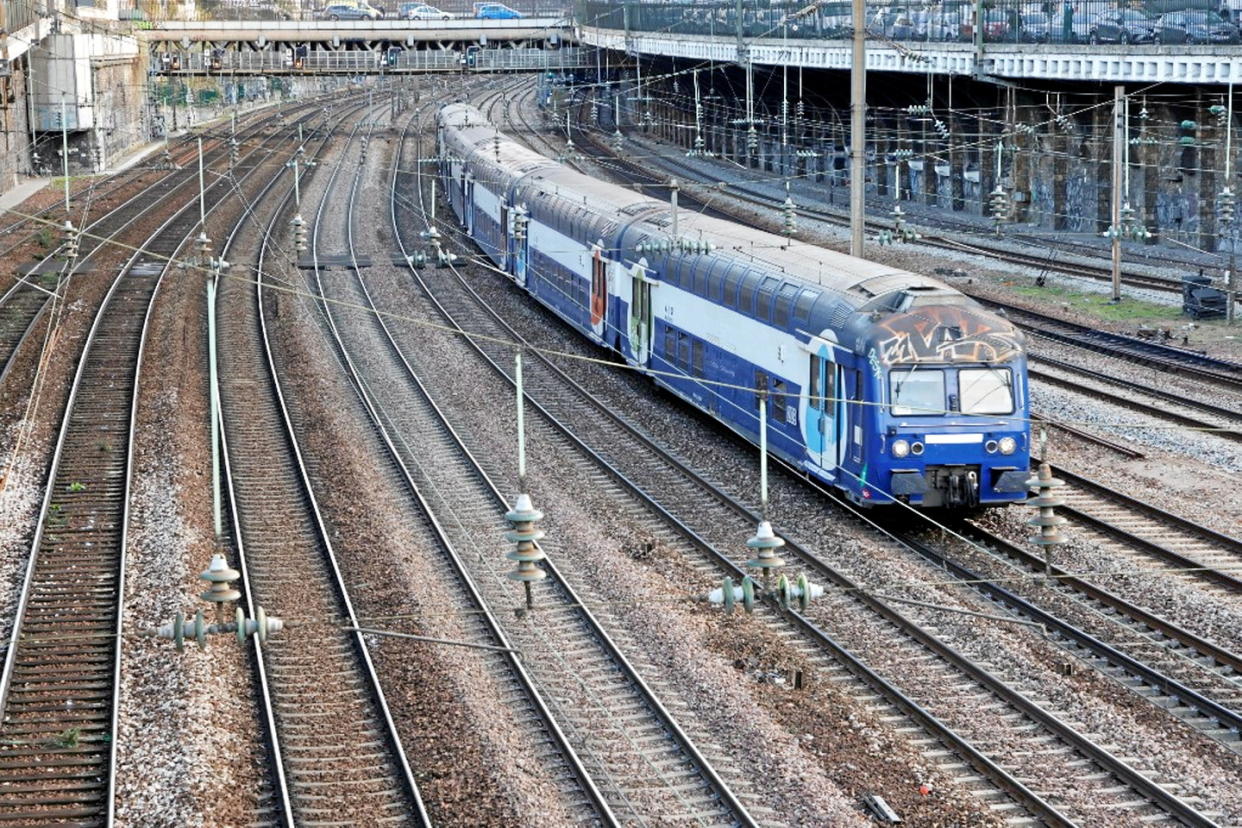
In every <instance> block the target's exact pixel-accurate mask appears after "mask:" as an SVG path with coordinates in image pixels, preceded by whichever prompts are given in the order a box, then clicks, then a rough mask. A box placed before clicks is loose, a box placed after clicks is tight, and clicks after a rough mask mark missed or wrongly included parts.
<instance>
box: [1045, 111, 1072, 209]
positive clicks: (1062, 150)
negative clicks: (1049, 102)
mask: <svg viewBox="0 0 1242 828" xmlns="http://www.w3.org/2000/svg"><path fill="white" fill-rule="evenodd" d="M1060 110H1061V107H1060V105H1059V104H1058V106H1057V112H1058V114H1059V113H1060ZM1070 117H1073V116H1070ZM1048 129H1049V131H1050V132H1051V135H1050V137H1051V139H1052V229H1053V230H1069V229H1070V221H1069V151H1070V138H1069V134H1068V133H1067V132H1066V131H1065V129H1063V128H1061V127H1060V126H1058V125H1055V124H1053V125H1051V126H1049V127H1048Z"/></svg>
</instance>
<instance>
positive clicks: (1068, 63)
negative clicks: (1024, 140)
mask: <svg viewBox="0 0 1242 828" xmlns="http://www.w3.org/2000/svg"><path fill="white" fill-rule="evenodd" d="M577 36H578V39H579V41H580V42H581V43H583V44H585V45H589V46H599V47H602V48H605V49H616V50H621V51H626V52H630V53H640V54H644V55H661V56H664V57H677V58H688V59H692V60H705V61H715V62H721V63H743V64H744V63H747V62H752V63H754V64H756V65H766V66H781V65H788V66H804V67H807V68H814V69H841V70H844V71H848V70H849V68H850V60H851V57H850V56H851V53H852V49H851V46H850V43H849V41H847V40H828V39H825V40H806V39H797V40H795V39H793V38H789V39H785V38H780V37H757V38H747V39H745V40H744V41H742V42H741V43H740V44H739V42H738V39H737V38H736V37H734V36H732V35H729V36H721V35H717V36H711V35H692V34H670V33H664V32H641V31H633V30H631V31H629V32H626V31H620V30H616V29H605V28H600V27H594V26H582V27H580V28H579V29H578V30H577ZM867 70H868V71H869V72H906V73H913V74H919V75H926V74H927V73H929V72H930V73H933V74H937V75H965V76H975V77H988V78H996V79H1001V80H1019V79H1037V80H1049V81H1088V82H1096V83H1182V84H1195V85H1216V86H1224V85H1227V84H1230V83H1239V82H1242V46H1236V45H1234V46H1230V45H1219V46H1187V45H1184V44H1179V45H1170V46H1137V45H1127V46H1108V45H1095V46H1089V45H1085V44H1084V45H1081V46H1078V45H1066V44H1057V43H1054V44H1017V43H989V44H986V45H985V46H984V47H983V48H982V49H980V48H977V47H976V46H974V45H973V44H970V43H910V44H906V43H895V42H892V41H875V40H869V41H868V43H867Z"/></svg>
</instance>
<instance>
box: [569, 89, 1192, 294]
mask: <svg viewBox="0 0 1242 828" xmlns="http://www.w3.org/2000/svg"><path fill="white" fill-rule="evenodd" d="M582 103H584V104H585V103H589V102H588V101H585V100H584V101H582ZM586 124H587V121H586V120H585V119H582V118H580V119H578V122H577V123H576V124H575V126H576V129H577V132H578V134H579V136H580V139H579V140H575V145H576V146H578V147H583V146H590V147H591V150H590V153H591V156H592V159H591V160H593V161H597V162H599V161H601V160H604V159H606V160H607V163H610V164H620V165H623V166H624V167H625V168H626V169H627V170H628V171H629V172H627V173H626V175H627V176H628V175H630V174H634V175H636V176H637V177H638V179H637V180H639V181H640V182H642V183H647V184H650V185H653V186H654V187H655V188H656V189H657V192H658V191H659V189H660V188H663V187H664V185H665V184H666V183H667V178H666V177H660V176H656V175H653V174H652V171H651V169H650V168H649V167H643V166H642V165H640V164H638V163H636V162H634V161H632V160H629V159H626V158H625V157H624V156H623V155H621V154H620V153H614V152H612V151H611V150H610V149H609V148H608V147H607V146H606V138H607V135H606V134H605V133H606V130H605V129H604V128H603V127H600V128H598V129H596V130H591V129H589V128H588V127H587V126H586ZM573 134H574V133H573V132H572V131H571V132H570V136H571V137H572V136H573ZM581 139H585V140H581ZM644 157H646V158H648V159H649V158H650V156H644ZM656 160H657V163H658V164H659V166H660V167H661V168H663V170H664V171H666V172H667V173H669V174H670V175H672V176H676V177H684V180H686V181H691V182H695V183H697V184H699V185H701V186H704V187H716V186H717V184H718V181H719V179H711V180H709V179H708V178H707V176H705V174H704V172H703V170H702V169H701V168H699V167H696V166H695V165H693V164H691V163H688V162H687V161H685V160H683V159H679V158H677V157H676V156H675V155H673V154H671V153H661V154H659V155H658V157H657V159H656ZM735 172H736V170H735ZM757 184H758V182H756V185H754V186H752V185H749V184H747V183H746V182H742V183H737V182H733V181H731V182H729V184H728V187H727V190H726V192H727V193H728V194H729V196H730V197H732V198H735V199H737V200H738V201H741V202H743V203H745V204H748V205H751V206H754V207H759V208H762V209H763V210H765V211H772V212H771V214H772V215H773V216H776V215H778V214H779V211H780V209H781V204H782V202H783V200H784V194H783V193H782V194H779V195H778V194H777V193H775V192H767V191H765V190H763V189H762V188H761V187H759V186H757ZM722 189H723V188H722ZM683 193H684V191H683ZM683 197H687V196H686V195H684V194H683ZM898 203H900V202H898ZM798 215H799V216H800V217H806V218H809V219H813V220H815V221H819V222H823V223H824V224H830V225H833V226H838V227H848V226H849V222H850V219H849V213H848V211H846V210H836V209H830V208H826V207H822V206H812V205H807V204H801V205H799V206H798ZM942 224H951V222H942ZM865 226H866V228H867V230H868V232H873V233H878V232H880V231H886V230H889V231H891V230H892V229H893V228H892V222H891V221H879V220H872V219H868V220H867V221H866V222H865ZM921 229H922V230H923V231H924V232H922V235H921V237H920V238H919V243H920V244H925V245H928V246H930V247H937V248H940V249H943V250H948V251H951V252H954V253H964V254H968V255H978V256H985V257H987V258H989V259H993V260H997V261H1003V262H1007V263H1009V264H1015V265H1021V266H1024V267H1030V268H1034V269H1036V270H1039V271H1042V272H1055V273H1063V274H1065V275H1068V276H1077V277H1084V278H1089V279H1093V280H1096V281H1111V279H1112V269H1111V265H1103V264H1094V263H1092V262H1090V261H1070V260H1067V259H1066V258H1064V257H1063V256H1064V253H1065V251H1060V250H1057V249H1055V248H1052V247H1051V246H1050V245H1049V244H1048V242H1046V241H1038V242H1034V244H1037V245H1038V246H1040V247H1043V248H1045V249H1043V250H1040V252H1037V253H1036V252H1023V251H1020V250H1014V249H1012V247H999V246H994V245H989V244H987V243H986V242H984V241H982V240H980V239H979V238H977V237H978V236H979V233H980V231H979V228H978V227H975V226H972V225H967V224H964V223H963V224H961V226H960V230H954V231H949V232H953V233H961V234H962V235H969V236H975V237H976V238H974V239H972V240H970V241H967V240H965V239H962V238H956V237H955V236H954V235H949V232H946V231H943V230H942V231H940V232H934V231H932V230H930V229H928V228H921ZM1010 241H1012V242H1017V243H1022V244H1032V243H1033V240H1032V239H1031V238H1030V237H1027V236H1021V235H1019V236H1016V237H1014V238H1012V239H1010ZM1074 255H1078V256H1081V255H1082V254H1074ZM1096 255H1098V254H1096ZM1122 282H1123V283H1124V284H1127V285H1130V286H1131V287H1136V288H1142V289H1145V290H1156V291H1160V292H1164V293H1180V292H1181V290H1182V286H1181V282H1180V281H1178V280H1176V279H1169V278H1166V277H1161V276H1156V275H1152V274H1144V273H1139V272H1136V271H1133V270H1129V271H1123V272H1122Z"/></svg>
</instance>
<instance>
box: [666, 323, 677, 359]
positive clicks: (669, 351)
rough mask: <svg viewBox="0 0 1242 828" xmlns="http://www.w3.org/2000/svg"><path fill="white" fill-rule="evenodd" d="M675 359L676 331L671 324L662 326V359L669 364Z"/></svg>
mask: <svg viewBox="0 0 1242 828" xmlns="http://www.w3.org/2000/svg"><path fill="white" fill-rule="evenodd" d="M676 359H677V332H676V331H674V330H673V328H672V326H671V325H665V326H664V361H665V362H667V363H668V364H669V365H672V364H673V362H674V361H675V360H676Z"/></svg>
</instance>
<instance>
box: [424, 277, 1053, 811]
mask: <svg viewBox="0 0 1242 828" xmlns="http://www.w3.org/2000/svg"><path fill="white" fill-rule="evenodd" d="M454 273H455V274H456V277H457V279H458V280H459V282H460V283H461V285H462V287H463V288H464V290H465V291H466V292H467V293H469V294H471V295H474V299H475V302H476V303H477V304H478V305H479V307H480V308H482V309H483V310H484V311H485V312H486V313H487V314H488V315H489V316H491V317H492V318H493V319H494V321H495V322H496V324H497V325H498V326H499V327H500V329H501V330H502V331H504V333H505V335H506V336H508V337H511V338H512V339H513V340H514V341H515V342H520V343H523V344H526V345H529V344H530V343H528V342H526V340H525V339H524V338H523V337H522V336H521V334H520V333H518V332H517V331H516V330H515V329H514V328H513V327H512V326H511V325H509V324H508V323H507V321H506V320H504V319H503V318H502V317H501V316H500V315H499V314H498V313H496V311H494V310H493V309H492V308H491V307H490V306H489V305H488V304H487V303H486V302H484V301H483V300H482V298H481V297H478V296H477V294H475V292H474V290H473V288H472V287H471V286H470V285H469V284H468V282H467V281H466V280H465V279H464V277H462V276H461V274H460V273H457V271H456V270H455V269H454ZM429 295H430V294H429ZM432 298H433V301H435V300H434V296H433V297H432ZM437 304H438V303H437ZM445 316H446V318H447V319H448V320H449V321H450V324H454V325H457V326H458V327H459V328H460V325H458V323H456V322H454V321H453V318H452V317H451V316H450V315H448V314H447V313H445ZM466 341H467V342H469V343H470V344H471V345H472V347H473V348H474V349H475V350H476V351H478V352H479V353H480V354H481V355H482V357H483V358H484V360H486V361H487V362H488V364H489V365H490V367H491V368H492V370H493V371H495V372H496V373H497V374H498V375H499V376H500V377H501V378H502V380H503V381H505V382H508V383H509V384H512V383H513V379H512V378H511V377H510V376H509V375H508V373H507V372H506V371H505V370H504V368H503V367H502V366H500V365H498V364H497V363H495V362H494V360H492V358H491V357H490V356H489V355H488V354H486V353H485V352H483V351H482V349H481V348H480V347H479V346H478V344H477V343H475V341H474V339H473V338H472V337H469V336H467V337H466ZM529 352H530V353H531V354H532V355H533V356H534V357H535V358H536V359H538V360H539V361H540V364H542V365H544V366H545V367H547V368H548V369H549V370H551V371H552V372H553V373H554V374H555V375H556V376H557V377H558V378H560V379H561V380H562V381H563V382H564V383H566V384H567V385H568V387H569V388H570V389H572V390H574V391H575V392H576V393H577V394H578V395H579V396H580V397H581V399H582V400H583V401H584V402H585V404H587V405H589V406H591V407H593V408H594V409H595V410H596V411H597V412H598V413H600V414H601V415H603V416H604V417H605V418H607V419H608V420H610V421H611V422H612V423H614V424H615V425H616V426H617V427H618V428H619V429H621V430H622V431H624V432H626V433H628V434H630V435H631V436H633V437H634V438H635V439H638V440H639V441H641V442H642V443H644V444H645V445H646V446H647V447H648V448H650V450H652V451H653V452H654V453H656V454H657V455H658V456H660V457H661V458H662V459H663V460H665V461H666V462H668V463H669V464H670V465H672V466H674V467H676V468H677V469H678V470H679V471H681V472H682V473H683V474H685V475H686V476H687V477H688V478H689V479H691V480H692V481H694V482H695V483H696V484H698V485H699V486H701V487H703V488H704V489H705V490H707V491H708V492H709V493H710V494H711V496H712V497H714V498H716V499H718V500H721V502H722V503H724V504H725V505H728V506H729V507H730V508H735V509H736V510H740V511H738V513H739V514H744V515H745V516H746V517H747V519H748V520H755V521H757V520H758V516H757V515H754V514H753V513H750V512H749V511H747V510H745V508H744V507H741V506H740V504H737V503H736V502H735V501H733V500H732V499H731V498H730V497H729V496H728V495H727V494H725V493H723V492H722V491H720V490H719V489H718V488H716V487H715V485H714V484H712V483H710V482H709V481H707V480H706V479H705V478H703V477H702V476H701V475H699V474H698V473H697V472H695V471H694V470H692V469H690V468H689V467H687V466H685V464H683V463H682V462H681V461H680V460H678V459H677V458H675V457H674V456H673V455H671V454H670V453H669V452H667V451H666V450H665V449H664V448H662V447H661V446H659V445H658V444H656V443H655V442H654V441H651V440H650V439H649V438H647V437H646V436H645V435H644V434H642V433H641V432H640V431H638V430H637V429H635V428H634V426H632V425H631V424H630V423H629V422H628V421H627V420H625V419H624V418H621V417H620V416H618V415H617V414H616V413H615V412H613V411H612V410H611V409H609V408H608V407H607V406H603V405H602V404H600V403H599V402H598V401H597V400H595V398H594V397H593V396H592V395H591V394H590V393H589V392H587V391H586V390H585V389H584V388H582V386H581V385H580V384H579V383H578V382H577V381H576V380H574V379H572V378H571V377H569V376H568V375H567V374H565V372H564V371H563V370H562V369H560V368H559V367H558V366H556V365H555V364H554V363H552V362H550V361H549V360H547V359H546V358H544V357H542V355H541V354H540V352H539V351H538V349H537V348H531V350H530V351H529ZM528 402H529V404H530V405H532V407H534V408H535V410H536V411H538V412H539V413H540V414H542V415H543V417H545V418H546V420H547V421H548V422H549V423H550V424H551V425H552V427H553V428H554V429H556V431H558V432H559V433H560V434H562V436H564V437H565V438H566V439H568V440H569V441H570V442H571V443H572V444H573V445H574V446H575V447H577V448H578V450H580V451H581V452H582V453H583V454H584V455H586V456H587V457H588V458H590V459H591V460H592V461H593V462H594V463H596V464H597V465H598V466H599V467H600V468H601V469H602V470H603V471H604V472H605V473H606V474H608V476H609V477H611V478H612V479H613V480H615V481H616V482H617V483H619V484H620V485H621V486H622V487H623V488H624V489H626V490H627V491H630V492H631V493H633V494H634V495H635V496H637V497H638V498H639V499H640V501H641V502H642V503H644V504H645V505H646V506H647V508H649V509H651V510H652V511H653V512H654V513H656V514H657V515H659V516H660V517H661V518H663V519H664V520H666V521H668V522H669V523H670V524H671V525H672V526H673V527H674V528H675V529H676V530H677V531H678V532H679V533H680V534H682V535H683V536H684V537H685V538H686V540H687V541H688V542H689V543H690V544H691V545H692V546H693V547H694V548H695V549H697V550H698V551H700V552H701V553H703V554H705V555H706V556H708V558H710V559H711V560H712V561H713V562H714V563H715V564H716V565H717V566H718V567H719V568H720V569H721V570H723V572H724V573H727V574H729V575H731V576H733V577H736V578H739V579H740V578H742V577H744V576H745V575H747V574H749V573H748V572H747V571H746V570H745V569H744V568H742V567H740V566H738V565H737V564H736V563H734V562H733V560H732V559H731V558H729V557H728V556H727V555H726V554H725V553H724V552H722V551H720V549H719V548H717V547H716V546H715V545H714V544H712V543H711V542H709V541H707V540H706V539H704V538H703V537H702V536H701V535H699V534H698V533H697V531H696V530H694V529H693V528H692V527H690V526H688V525H687V524H686V523H685V522H684V521H683V520H682V519H681V518H679V517H677V516H676V515H674V514H672V513H671V512H670V511H669V510H668V509H666V508H665V507H664V506H663V505H662V504H661V503H660V502H659V501H658V500H657V499H656V498H654V497H653V496H652V495H651V494H649V493H648V492H647V491H646V490H644V489H643V488H642V487H641V486H639V485H638V484H637V483H635V482H634V481H633V480H632V479H631V478H630V477H629V476H627V475H626V474H625V473H624V472H622V471H621V470H620V469H618V468H617V467H616V466H615V465H613V464H612V463H611V462H609V461H608V460H607V459H606V458H604V457H602V456H601V455H600V454H599V453H598V452H597V451H596V450H595V449H593V448H591V447H590V446H588V445H587V444H586V443H585V442H584V441H583V440H582V439H581V438H580V437H579V436H578V435H577V434H575V433H574V431H573V430H572V428H571V427H570V426H568V425H567V424H565V423H564V422H562V421H561V420H560V419H558V418H557V417H556V416H555V415H554V414H552V412H551V411H549V410H548V409H547V408H546V407H545V406H544V405H542V404H541V403H540V402H539V400H537V399H535V398H534V397H530V398H529V399H528ZM786 548H790V547H789V546H787V547H786ZM793 548H794V549H798V548H799V547H797V546H796V545H795V546H794V547H793ZM833 574H834V576H836V577H840V578H844V576H840V575H839V574H838V573H835V572H834V573H833ZM846 583H848V584H849V585H850V587H852V588H854V589H857V588H858V587H857V585H855V584H853V583H852V582H849V581H848V580H846ZM764 600H765V601H766V602H767V603H768V604H769V606H772V607H773V608H776V609H778V611H779V614H780V615H782V616H783V617H785V618H786V619H788V620H789V622H790V623H791V624H792V625H793V626H794V628H795V629H797V630H798V631H799V632H801V633H802V634H804V635H805V636H807V637H808V638H809V639H810V640H811V641H812V642H813V643H815V644H816V645H817V646H819V647H821V648H822V649H824V650H826V651H827V652H828V654H829V655H830V656H831V657H833V658H835V659H838V660H840V661H841V662H842V663H843V664H844V665H845V667H846V668H847V669H848V670H849V671H850V672H851V673H853V674H854V675H855V676H857V677H858V678H859V679H861V680H862V681H863V682H864V683H865V684H867V685H868V686H870V687H871V688H872V689H874V690H875V691H876V692H878V693H879V694H880V695H881V696H882V697H884V698H885V699H887V700H888V701H889V702H891V703H892V704H894V705H895V706H896V707H897V708H898V709H900V710H901V711H903V712H904V713H906V714H907V715H910V716H911V717H912V718H913V719H915V720H916V721H917V722H918V723H919V724H920V726H922V727H923V728H924V729H925V730H926V731H927V732H928V733H929V734H931V735H932V736H934V737H935V738H937V739H938V740H940V741H941V742H943V743H944V744H946V745H949V746H951V747H952V749H953V750H954V752H955V753H956V754H957V755H958V756H959V757H961V758H962V759H963V760H965V761H966V762H967V763H968V764H969V765H971V766H972V767H973V768H974V769H975V770H976V771H977V772H979V773H980V775H981V776H983V777H984V778H985V779H987V780H989V781H990V782H992V783H993V784H995V785H996V787H997V788H998V789H1000V790H1002V791H1004V792H1005V793H1006V794H1007V795H1009V796H1010V797H1011V798H1012V800H1013V801H1014V802H1016V803H1018V804H1020V805H1021V806H1022V807H1024V808H1026V809H1027V810H1028V811H1029V812H1030V813H1032V814H1034V815H1037V816H1038V817H1039V818H1040V819H1042V820H1044V821H1045V822H1046V823H1047V824H1050V825H1071V824H1072V822H1071V821H1070V820H1069V819H1068V818H1066V817H1065V816H1064V815H1062V814H1061V813H1060V812H1059V811H1058V810H1057V809H1056V808H1055V807H1053V806H1052V805H1050V804H1049V803H1048V802H1047V801H1045V800H1044V799H1043V798H1042V797H1041V796H1040V795H1038V794H1036V793H1035V792H1033V791H1031V790H1030V789H1029V788H1027V787H1026V786H1025V785H1024V784H1023V783H1022V782H1020V781H1019V780H1018V779H1016V778H1015V777H1013V776H1012V775H1011V774H1010V773H1009V772H1008V771H1006V770H1004V769H1003V768H1001V767H1000V766H999V765H997V764H996V763H995V762H993V761H992V760H991V759H990V758H989V757H988V756H986V755H985V754H983V753H982V752H980V751H979V750H978V749H976V748H975V747H974V746H973V745H972V744H971V743H970V742H969V741H967V740H965V739H964V738H963V737H961V736H959V735H958V734H957V733H956V732H955V731H953V730H952V729H951V728H949V727H948V726H947V725H945V724H944V723H943V722H941V721H940V720H939V719H938V718H937V717H936V716H935V715H934V714H933V713H931V712H930V711H928V710H927V709H926V708H924V707H922V706H921V705H920V704H919V703H918V702H916V701H915V700H914V699H912V698H910V697H909V696H908V695H906V694H905V693H904V692H902V691H901V690H900V689H898V688H897V687H896V686H895V685H893V684H892V683H890V682H889V681H888V680H886V679H885V678H883V677H882V676H880V675H879V674H878V673H876V672H875V671H873V670H872V669H871V668H870V667H868V666H867V665H866V664H865V663H864V662H863V661H862V660H860V659H859V658H858V657H857V656H855V655H853V654H852V653H851V652H850V651H849V650H848V649H847V648H845V647H844V646H843V645H841V644H839V643H838V642H837V641H836V640H835V639H833V638H832V637H831V636H830V635H829V634H828V633H826V632H824V631H823V630H822V629H820V628H819V627H817V626H816V625H815V623H814V622H813V621H811V620H810V619H809V618H807V617H806V616H804V615H802V614H801V613H799V612H797V611H796V610H793V609H790V610H787V611H785V610H779V607H777V605H776V601H775V599H774V598H773V597H772V596H771V595H767V596H764ZM873 609H874V608H873ZM884 609H885V610H886V612H881V613H880V614H881V615H882V617H885V619H886V620H888V621H890V622H892V623H894V624H895V625H896V626H897V627H898V628H899V629H900V630H902V631H903V632H907V633H908V632H909V630H910V628H911V627H913V626H914V625H913V622H911V621H909V619H906V618H905V617H904V616H902V615H901V614H900V613H897V612H895V611H893V610H891V608H889V607H887V605H885V606H884ZM920 632H921V631H920ZM916 640H918V643H919V644H921V645H923V646H924V647H927V648H928V649H931V650H932V651H933V652H937V653H938V654H941V655H943V652H941V651H942V650H946V649H948V648H947V645H943V644H941V643H940V642H939V641H938V640H935V639H931V638H930V637H929V640H920V639H918V638H917V637H916ZM929 642H930V643H929ZM954 656H955V657H956V659H957V660H958V661H965V659H964V657H961V656H958V655H957V654H956V653H955V652H954ZM950 660H952V659H950ZM955 666H957V667H958V668H959V669H961V665H960V664H955ZM972 668H973V669H974V670H978V669H980V668H977V667H973V665H972ZM965 672H967V673H968V674H970V672H969V671H965ZM989 689H990V688H989Z"/></svg>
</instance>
